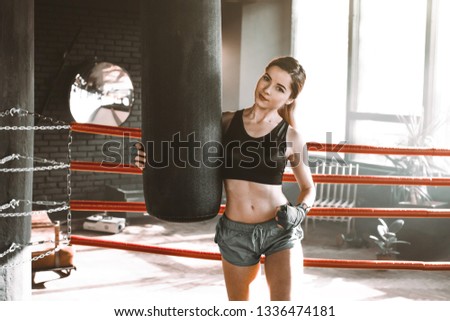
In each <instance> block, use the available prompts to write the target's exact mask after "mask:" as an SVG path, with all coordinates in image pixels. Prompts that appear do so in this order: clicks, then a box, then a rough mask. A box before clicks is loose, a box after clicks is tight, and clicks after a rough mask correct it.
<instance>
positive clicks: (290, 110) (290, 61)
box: [266, 56, 306, 127]
mask: <svg viewBox="0 0 450 321" xmlns="http://www.w3.org/2000/svg"><path fill="white" fill-rule="evenodd" d="M272 66H277V67H279V68H281V69H283V70H284V71H286V72H287V73H288V74H289V75H290V76H291V79H292V82H291V91H292V94H291V97H290V98H292V99H294V101H293V102H292V103H291V104H289V105H285V106H283V107H281V108H280V109H278V114H279V115H280V116H281V117H282V118H283V119H284V120H285V121H286V122H287V123H288V124H289V125H291V126H292V127H295V121H294V109H295V99H296V98H297V96H298V94H300V92H301V91H302V89H303V85H304V84H305V80H306V73H305V70H304V69H303V67H302V66H301V65H300V63H299V62H298V61H297V59H295V58H293V57H289V56H286V57H279V58H275V59H274V60H272V61H271V62H270V63H269V64H268V65H267V67H266V70H267V69H269V68H270V67H272Z"/></svg>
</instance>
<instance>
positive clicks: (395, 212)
mask: <svg viewBox="0 0 450 321" xmlns="http://www.w3.org/2000/svg"><path fill="white" fill-rule="evenodd" d="M70 209H71V210H72V211H81V212H82V211H104V212H136V213H146V212H147V209H146V207H145V203H144V202H117V201H85V200H71V201H70ZM224 211H225V205H221V206H220V209H219V214H223V213H224ZM308 216H350V217H367V218H374V217H375V218H378V217H393V218H394V217H395V218H396V217H410V218H450V209H426V208H395V209H392V208H365V207H361V208H358V207H352V208H345V207H344V208H333V207H313V208H312V209H311V210H310V211H309V212H308Z"/></svg>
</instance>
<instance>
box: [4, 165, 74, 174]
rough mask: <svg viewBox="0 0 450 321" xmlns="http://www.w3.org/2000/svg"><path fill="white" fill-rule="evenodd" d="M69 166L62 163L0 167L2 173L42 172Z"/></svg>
mask: <svg viewBox="0 0 450 321" xmlns="http://www.w3.org/2000/svg"><path fill="white" fill-rule="evenodd" d="M68 167H70V165H68V164H62V165H51V166H38V167H25V168H0V173H19V172H41V171H51V170H58V169H65V168H68Z"/></svg>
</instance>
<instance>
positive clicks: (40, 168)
mask: <svg viewBox="0 0 450 321" xmlns="http://www.w3.org/2000/svg"><path fill="white" fill-rule="evenodd" d="M13 159H28V160H32V161H35V162H41V163H49V164H53V165H51V166H37V167H25V168H0V172H1V173H11V172H14V173H16V172H38V171H50V170H58V169H64V168H68V167H69V166H70V165H69V164H64V163H62V162H57V161H54V160H48V159H45V158H39V157H30V156H22V155H19V154H12V155H10V156H6V157H4V158H3V159H2V160H0V164H4V163H6V162H8V161H11V160H13Z"/></svg>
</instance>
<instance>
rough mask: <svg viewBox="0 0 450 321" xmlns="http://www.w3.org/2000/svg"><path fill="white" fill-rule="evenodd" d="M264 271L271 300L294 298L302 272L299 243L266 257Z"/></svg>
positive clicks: (296, 295) (298, 288) (297, 292)
mask: <svg viewBox="0 0 450 321" xmlns="http://www.w3.org/2000/svg"><path fill="white" fill-rule="evenodd" d="M264 271H265V273H266V279H267V284H268V285H269V290H270V299H271V300H272V301H290V300H296V299H297V298H298V295H299V291H300V282H301V275H302V274H303V251H302V247H301V245H300V244H298V245H296V246H294V247H293V248H291V249H286V250H282V251H279V252H275V253H273V254H271V255H268V256H267V257H266V261H265V266H264Z"/></svg>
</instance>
